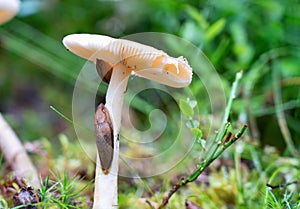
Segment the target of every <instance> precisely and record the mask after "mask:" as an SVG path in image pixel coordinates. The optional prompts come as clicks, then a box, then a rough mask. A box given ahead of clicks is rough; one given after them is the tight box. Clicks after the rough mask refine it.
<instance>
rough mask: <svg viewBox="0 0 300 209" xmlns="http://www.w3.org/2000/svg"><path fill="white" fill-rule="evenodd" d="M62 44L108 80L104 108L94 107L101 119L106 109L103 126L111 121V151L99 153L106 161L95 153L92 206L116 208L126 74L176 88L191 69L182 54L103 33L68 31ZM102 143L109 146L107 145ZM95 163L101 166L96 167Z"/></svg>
mask: <svg viewBox="0 0 300 209" xmlns="http://www.w3.org/2000/svg"><path fill="white" fill-rule="evenodd" d="M63 44H64V45H65V47H66V48H67V49H69V50H70V51H71V52H73V53H75V54H76V55H78V56H80V57H83V58H85V59H87V60H89V61H92V62H94V63H96V65H97V71H98V74H99V75H100V77H101V78H102V79H103V78H104V79H103V80H106V81H107V82H109V84H108V90H107V93H106V104H105V109H103V105H100V106H99V107H98V109H97V112H98V113H97V112H96V116H95V120H101V121H103V118H107V117H108V116H107V114H106V113H108V115H109V118H107V122H108V123H104V125H105V127H106V129H105V130H109V128H108V127H110V125H109V122H110V121H111V127H112V132H113V134H112V137H113V141H112V142H111V143H108V144H109V145H110V146H111V147H112V149H113V153H112V152H110V151H107V155H106V156H105V157H103V158H105V159H104V161H105V162H106V163H103V162H102V161H101V160H102V159H99V156H100V157H101V155H97V162H96V165H97V167H96V177H95V178H96V180H95V192H94V206H93V208H97V209H108V208H117V207H118V205H117V204H118V200H117V175H118V158H119V131H120V125H121V111H122V106H123V99H124V94H125V92H126V87H127V82H128V78H129V77H130V76H131V75H136V76H140V77H143V78H146V79H150V80H153V81H156V82H159V83H162V84H165V85H168V86H171V87H176V88H180V87H185V86H187V85H189V84H190V82H191V80H192V69H191V67H190V66H189V64H188V62H187V61H186V59H184V58H183V57H178V58H173V57H170V56H169V55H168V54H166V53H165V52H164V51H161V50H158V49H155V48H153V47H150V46H147V45H143V44H140V43H137V42H133V41H129V40H124V39H115V38H111V37H108V36H104V35H96V34H71V35H68V36H66V37H64V39H63ZM106 73H108V74H106ZM110 73H111V75H109V74H110ZM99 108H100V110H99ZM98 110H99V111H100V112H99V111H98ZM99 114H100V115H99ZM99 118H100V119H99ZM108 132H110V131H108ZM100 135H101V134H100ZM108 138H109V137H108ZM106 147H107V148H106V149H109V148H108V147H109V146H106ZM98 152H99V147H98ZM102 154H103V153H102ZM110 155H111V157H110ZM111 158H112V159H111ZM110 160H111V162H110ZM101 164H102V166H101ZM103 164H105V165H103ZM99 166H100V168H101V169H98V168H99Z"/></svg>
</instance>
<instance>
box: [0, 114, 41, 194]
mask: <svg viewBox="0 0 300 209" xmlns="http://www.w3.org/2000/svg"><path fill="white" fill-rule="evenodd" d="M0 149H1V150H2V152H3V155H4V158H5V160H6V161H7V162H8V163H9V165H10V166H11V167H12V168H13V170H14V172H15V174H16V176H20V177H23V178H25V179H26V180H28V184H29V185H31V186H33V187H35V188H38V187H39V185H40V182H39V178H38V174H37V171H36V169H35V167H34V166H33V164H32V162H31V160H30V158H29V157H28V155H27V153H26V150H25V148H24V147H23V145H22V143H21V142H20V140H19V138H18V137H17V135H16V134H15V133H14V131H13V130H12V129H11V127H10V126H9V124H8V123H7V122H6V121H5V119H4V118H3V116H2V114H1V113H0Z"/></svg>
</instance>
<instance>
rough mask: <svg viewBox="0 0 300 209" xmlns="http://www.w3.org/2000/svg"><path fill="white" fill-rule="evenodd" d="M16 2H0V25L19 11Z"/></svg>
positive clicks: (2, 0) (9, 0)
mask: <svg viewBox="0 0 300 209" xmlns="http://www.w3.org/2000/svg"><path fill="white" fill-rule="evenodd" d="M19 7H20V2H19V1H18V0H0V25H1V24H3V23H5V22H7V21H8V20H10V19H11V18H13V17H14V16H15V15H16V14H17V12H18V11H19Z"/></svg>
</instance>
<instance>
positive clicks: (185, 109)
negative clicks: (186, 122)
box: [179, 99, 194, 117]
mask: <svg viewBox="0 0 300 209" xmlns="http://www.w3.org/2000/svg"><path fill="white" fill-rule="evenodd" d="M179 107H180V110H181V112H182V113H183V114H184V115H185V116H187V117H193V115H194V110H193V108H192V107H191V106H190V104H189V102H188V101H186V100H182V99H181V100H180V102H179Z"/></svg>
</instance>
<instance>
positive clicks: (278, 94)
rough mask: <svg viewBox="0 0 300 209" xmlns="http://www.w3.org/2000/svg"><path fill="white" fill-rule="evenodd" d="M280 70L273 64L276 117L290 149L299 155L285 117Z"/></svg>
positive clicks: (295, 155)
mask: <svg viewBox="0 0 300 209" xmlns="http://www.w3.org/2000/svg"><path fill="white" fill-rule="evenodd" d="M279 77H280V75H279V72H278V69H277V68H276V66H273V70H272V81H273V82H272V84H273V93H274V103H275V110H276V118H277V121H278V125H279V128H280V131H281V133H282V136H283V139H284V141H285V143H286V145H287V149H288V151H289V152H290V153H291V154H292V155H293V156H294V157H298V156H299V153H298V152H297V150H296V148H295V145H294V143H293V140H292V137H291V133H290V131H289V129H288V126H287V122H286V119H285V115H284V112H283V111H282V110H281V108H280V107H281V106H282V95H281V88H280V82H279Z"/></svg>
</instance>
